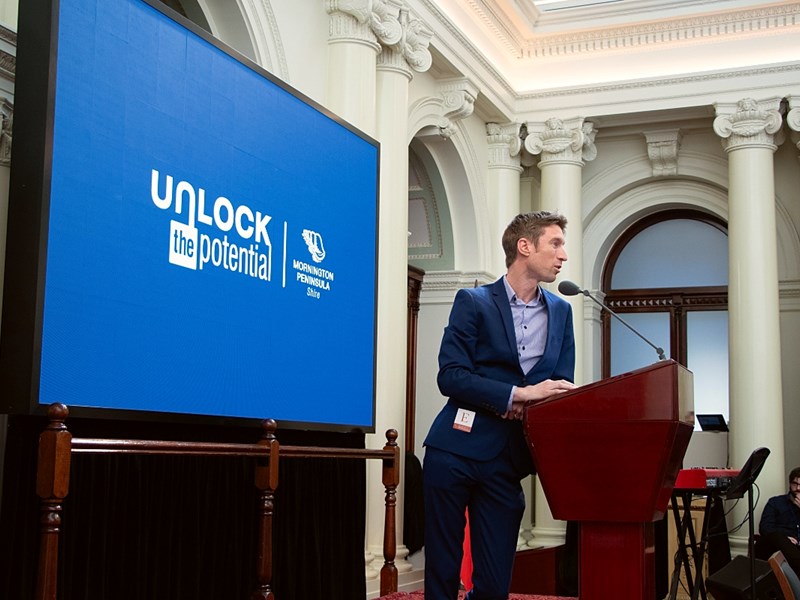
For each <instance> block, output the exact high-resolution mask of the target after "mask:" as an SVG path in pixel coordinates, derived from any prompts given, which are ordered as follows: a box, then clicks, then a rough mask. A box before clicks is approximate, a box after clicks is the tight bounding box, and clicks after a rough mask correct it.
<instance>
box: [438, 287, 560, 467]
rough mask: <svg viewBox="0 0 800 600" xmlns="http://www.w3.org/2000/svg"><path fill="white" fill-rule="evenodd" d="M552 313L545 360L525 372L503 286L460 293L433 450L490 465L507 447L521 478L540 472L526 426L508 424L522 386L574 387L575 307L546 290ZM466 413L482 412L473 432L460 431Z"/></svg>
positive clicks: (447, 343) (444, 351)
mask: <svg viewBox="0 0 800 600" xmlns="http://www.w3.org/2000/svg"><path fill="white" fill-rule="evenodd" d="M539 291H540V293H542V295H543V300H544V302H545V305H546V306H547V328H548V331H547V342H546V344H545V350H544V355H543V356H542V357H541V358H540V359H539V362H537V363H536V364H535V365H534V366H533V367H532V368H531V370H530V371H529V372H528V373H523V372H522V367H520V365H519V357H518V354H517V341H516V335H515V333H514V323H513V320H512V316H511V307H510V306H509V302H508V295H507V294H506V289H505V284H504V283H503V279H502V278H501V279H498V280H497V281H496V282H494V283H493V284H488V285H483V286H481V287H477V288H464V289H461V290H459V291H458V293H457V294H456V297H455V300H454V302H453V308H452V310H451V312H450V321H449V323H448V325H447V327H446V328H445V331H444V336H443V338H442V345H441V349H440V350H439V376H438V384H439V390H440V391H441V392H442V394H443V395H445V396H447V397H448V400H447V404H445V406H444V408H443V409H442V410H441V412H439V414H438V415H437V417H436V419H434V422H433V425H431V429H430V431H429V432H428V436H427V437H426V438H425V445H426V446H432V447H434V448H439V449H441V450H446V451H448V452H452V453H454V454H458V455H461V456H464V457H467V458H471V459H475V460H489V459H492V458H494V457H495V456H497V455H498V454H499V453H500V452H501V451H502V450H503V449H504V448H505V447H506V445H511V450H512V457H513V460H514V465H515V467H516V468H517V469H518V470H519V472H520V476H521V477H522V476H524V475H526V474H528V473H532V472H535V469H534V466H533V461H532V459H531V455H530V451H529V450H528V447H527V443H526V441H525V436H524V433H523V430H522V423H521V421H515V420H509V419H503V418H502V415H504V414H505V412H506V409H507V407H508V400H509V397H510V395H511V389H512V387H513V386H514V385H516V386H525V385H529V384H535V383H539V382H540V381H543V380H545V379H566V380H569V381H573V380H574V373H575V334H574V332H573V329H572V307H571V306H570V305H569V303H568V302H566V301H565V300H564V299H563V298H560V297H558V296H556V295H555V294H552V293H550V292H548V291H547V290H544V289H542V288H539ZM459 408H464V409H467V410H470V411H474V412H475V419H474V422H473V424H472V428H471V431H469V432H465V431H462V430H459V429H455V428H454V427H453V423H454V421H455V418H456V413H457V411H458V409H459Z"/></svg>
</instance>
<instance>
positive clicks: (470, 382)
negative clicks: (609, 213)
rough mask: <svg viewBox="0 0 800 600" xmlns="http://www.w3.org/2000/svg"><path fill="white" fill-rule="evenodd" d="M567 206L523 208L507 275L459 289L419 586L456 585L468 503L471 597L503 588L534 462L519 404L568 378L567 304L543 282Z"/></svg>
mask: <svg viewBox="0 0 800 600" xmlns="http://www.w3.org/2000/svg"><path fill="white" fill-rule="evenodd" d="M566 225H567V221H566V219H565V218H564V216H563V215H560V214H558V213H550V212H533V213H528V214H522V215H518V216H517V217H515V218H514V220H513V221H512V222H511V223H510V224H509V225H508V227H507V228H506V230H505V232H504V233H503V250H504V251H505V255H506V267H507V272H506V275H505V276H503V277H501V278H500V279H498V280H497V281H496V282H495V283H493V284H489V285H484V286H481V287H477V288H470V289H461V290H459V291H458V293H457V294H456V297H455V300H454V302H453V308H452V310H451V312H450V321H449V323H448V325H447V327H446V328H445V330H444V336H443V338H442V345H441V349H440V351H439V376H438V384H439V390H440V391H441V392H442V394H443V395H444V396H447V398H448V400H447V403H446V404H445V406H444V408H443V409H442V410H441V412H440V413H439V414H438V415H437V417H436V419H435V420H434V422H433V425H431V429H430V431H429V432H428V436H427V437H426V439H425V446H426V449H425V459H424V465H423V479H424V495H425V598H426V600H455V599H456V597H457V596H458V589H459V575H460V565H461V560H462V543H463V538H464V527H465V523H466V517H465V513H466V510H467V509H469V521H470V543H471V551H472V562H473V574H472V582H473V586H474V587H473V589H472V590H471V591H470V592H469V594H468V595H467V600H505V599H506V598H508V592H509V587H510V584H511V570H512V568H513V565H514V555H515V553H516V546H517V537H518V534H519V526H520V522H521V520H522V514H523V511H524V509H525V497H524V495H523V492H522V486H521V485H520V481H521V479H522V478H523V477H525V476H527V475H528V474H530V473H533V472H535V469H534V465H533V461H532V459H531V454H530V451H529V450H528V447H527V444H526V441H525V437H524V433H523V430H522V421H521V419H522V413H523V407H524V406H525V405H526V404H527V403H530V402H536V401H539V400H543V399H545V398H548V397H550V396H552V395H554V394H558V393H561V392H565V391H567V390H571V389H573V388H574V387H575V385H574V384H573V383H572V381H573V380H574V371H575V337H574V332H573V329H572V309H571V307H570V305H569V303H567V302H566V301H565V300H563V299H562V298H559V297H558V296H556V295H554V294H551V293H550V292H548V291H547V290H545V289H543V288H542V287H540V285H539V284H540V283H543V282H547V283H549V282H552V281H555V279H556V277H557V275H558V273H559V272H560V271H561V267H562V266H563V264H564V262H565V261H566V260H567V253H566V251H565V249H564V243H565V239H564V231H565V229H566Z"/></svg>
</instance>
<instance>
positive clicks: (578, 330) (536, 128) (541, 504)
mask: <svg viewBox="0 0 800 600" xmlns="http://www.w3.org/2000/svg"><path fill="white" fill-rule="evenodd" d="M596 133H597V132H596V131H595V129H594V126H593V125H592V123H588V122H585V121H584V120H583V117H577V118H574V119H569V120H566V121H564V120H561V119H556V118H551V119H548V120H547V121H546V122H545V123H528V137H526V138H525V149H526V150H527V151H528V152H530V153H531V154H533V155H540V159H539V169H540V171H541V172H542V190H541V202H540V207H541V208H542V209H543V210H558V211H559V212H561V213H562V214H563V215H564V216H565V217H567V255H568V256H569V259H568V260H567V262H566V263H564V268H563V270H562V272H561V276H560V277H559V280H564V279H569V280H571V281H574V282H575V283H577V284H578V285H579V286H581V287H584V286H585V282H584V281H583V245H582V243H581V241H582V240H583V215H582V210H581V209H582V206H581V187H582V169H583V165H584V161H590V160H594V158H595V157H596V156H597V149H596V147H595V145H594V137H595V135H596ZM583 298H584V297H583V296H574V297H572V298H567V300H568V301H569V302H570V304H571V305H572V313H573V326H574V329H575V383H578V384H580V383H584V382H585V375H584V369H583V364H584V353H585V352H586V351H587V350H588V349H587V348H586V347H585V345H584V342H583V340H584V330H583V327H584V315H583V310H584V303H583ZM535 511H536V526H535V527H534V530H533V532H534V535H535V537H536V540H537V541H538V543H539V544H541V545H546V546H550V545H556V544H560V543H562V542H563V539H564V523H563V522H560V521H556V520H554V519H553V516H552V514H551V513H550V507H549V506H548V504H547V499H546V497H545V495H544V492H543V491H542V489H541V486H539V485H537V486H536V507H535Z"/></svg>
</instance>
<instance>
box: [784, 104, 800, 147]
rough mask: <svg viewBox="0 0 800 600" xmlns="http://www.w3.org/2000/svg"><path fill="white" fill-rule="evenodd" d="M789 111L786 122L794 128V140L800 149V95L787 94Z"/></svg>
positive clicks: (790, 127)
mask: <svg viewBox="0 0 800 600" xmlns="http://www.w3.org/2000/svg"><path fill="white" fill-rule="evenodd" d="M786 100H787V102H789V112H788V113H786V124H787V125H788V126H789V129H791V130H792V141H793V142H794V144H795V146H797V148H798V149H800V96H787V97H786Z"/></svg>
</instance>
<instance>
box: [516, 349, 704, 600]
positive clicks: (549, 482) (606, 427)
mask: <svg viewBox="0 0 800 600" xmlns="http://www.w3.org/2000/svg"><path fill="white" fill-rule="evenodd" d="M692 378H693V376H692V373H691V372H690V371H688V370H686V369H685V368H684V367H682V366H680V365H679V364H678V363H676V362H675V361H673V360H665V361H660V362H658V363H655V364H653V365H651V366H649V367H645V368H643V369H638V370H636V371H631V372H630V373H625V374H623V375H618V376H616V377H611V378H609V379H604V380H602V381H598V382H596V383H592V384H589V385H585V386H582V387H580V388H577V389H575V390H573V391H571V392H566V393H563V394H560V395H558V396H555V397H553V398H551V399H549V400H546V401H544V402H540V403H538V404H532V405H530V406H528V407H526V409H525V435H526V436H527V439H528V444H529V447H530V450H531V454H532V456H533V460H534V462H535V463H536V468H537V471H538V475H539V481H540V482H541V485H542V488H543V489H544V492H545V495H546V496H547V501H548V504H549V505H550V510H551V511H552V513H553V516H554V517H555V518H557V519H562V520H569V521H580V522H581V524H582V526H581V551H580V560H581V576H580V582H581V598H582V599H584V600H589V599H593V598H598V599H605V598H608V597H614V598H615V599H617V600H623V599H631V600H638V599H640V598H641V599H646V600H650V599H651V598H652V597H653V595H654V593H655V588H654V581H653V577H654V575H653V573H654V566H653V565H654V563H653V548H652V522H653V521H655V520H658V519H660V518H662V517H663V516H664V513H665V511H666V510H667V503H668V502H669V497H670V493H671V491H672V487H673V486H674V484H675V479H676V477H677V476H678V471H679V470H680V467H681V460H682V459H683V455H684V453H685V452H686V447H687V446H688V445H689V439H690V438H691V435H692V430H693V429H694V397H693V382H692ZM615 571H616V572H618V573H626V574H627V573H630V576H629V577H628V578H627V579H624V580H614V578H613V577H611V578H609V574H610V573H613V572H615ZM632 571H633V572H632ZM615 581H616V583H615ZM621 581H624V585H623V583H620V582H621ZM601 582H605V583H603V584H602V585H603V587H601ZM609 586H610V587H609ZM651 591H652V594H653V595H651ZM609 593H611V594H612V596H608V594H609Z"/></svg>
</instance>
